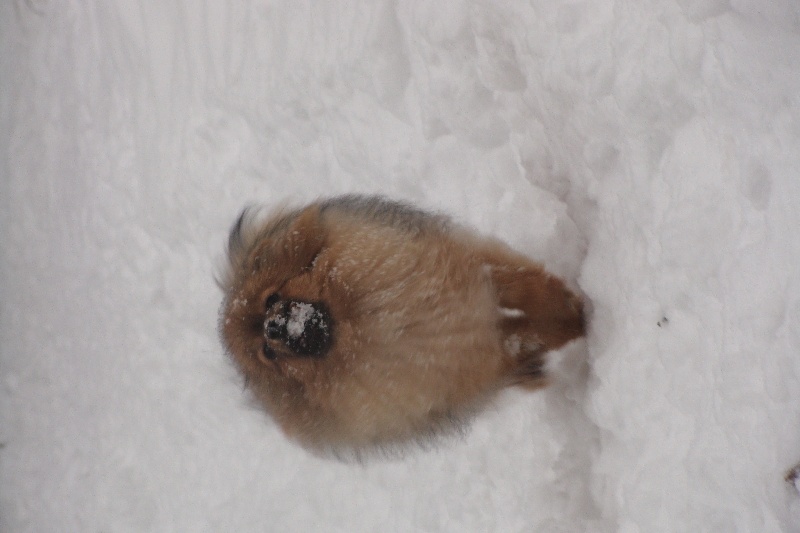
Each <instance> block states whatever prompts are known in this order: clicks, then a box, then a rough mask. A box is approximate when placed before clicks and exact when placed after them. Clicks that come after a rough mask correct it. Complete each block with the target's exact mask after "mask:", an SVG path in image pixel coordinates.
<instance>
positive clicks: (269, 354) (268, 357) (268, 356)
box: [261, 342, 276, 361]
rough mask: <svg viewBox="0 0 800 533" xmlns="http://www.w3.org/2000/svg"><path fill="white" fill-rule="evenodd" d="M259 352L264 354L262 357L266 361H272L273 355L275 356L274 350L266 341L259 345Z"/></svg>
mask: <svg viewBox="0 0 800 533" xmlns="http://www.w3.org/2000/svg"><path fill="white" fill-rule="evenodd" d="M261 354H262V355H263V356H264V359H266V360H268V361H274V360H275V357H276V356H275V350H273V349H272V348H270V347H269V344H267V343H266V342H265V343H264V345H263V346H262V347H261Z"/></svg>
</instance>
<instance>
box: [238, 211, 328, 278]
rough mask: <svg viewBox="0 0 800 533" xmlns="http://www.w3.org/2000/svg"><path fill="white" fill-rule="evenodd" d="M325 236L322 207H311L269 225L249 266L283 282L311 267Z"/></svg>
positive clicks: (254, 272)
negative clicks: (321, 213)
mask: <svg viewBox="0 0 800 533" xmlns="http://www.w3.org/2000/svg"><path fill="white" fill-rule="evenodd" d="M325 238H326V232H325V226H324V224H323V223H322V219H321V216H320V209H319V206H317V205H312V206H310V207H307V208H305V209H303V210H302V211H300V212H299V213H297V212H296V213H294V214H292V215H289V216H287V217H284V218H282V219H278V220H277V221H276V222H275V223H274V224H272V225H269V226H267V228H266V230H264V231H263V232H262V233H261V235H260V236H259V238H258V239H257V241H256V245H255V247H254V249H253V250H252V252H251V256H250V257H251V260H250V261H249V264H250V266H249V267H248V269H249V270H250V271H251V272H252V274H259V275H260V276H266V277H267V278H269V279H271V280H273V283H274V284H280V283H282V282H283V281H285V280H287V279H290V278H293V277H294V276H297V275H298V274H300V273H301V272H302V271H303V270H304V269H306V268H308V267H309V266H311V264H312V263H313V262H314V258H316V256H317V254H318V253H319V252H320V250H321V249H322V246H323V245H324V244H325Z"/></svg>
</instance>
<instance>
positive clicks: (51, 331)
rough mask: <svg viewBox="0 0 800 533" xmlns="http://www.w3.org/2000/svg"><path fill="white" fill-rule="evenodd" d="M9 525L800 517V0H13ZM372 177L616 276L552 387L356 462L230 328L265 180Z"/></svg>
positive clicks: (23, 528) (708, 528) (348, 186)
mask: <svg viewBox="0 0 800 533" xmlns="http://www.w3.org/2000/svg"><path fill="white" fill-rule="evenodd" d="M0 39H2V56H1V57H0V89H1V91H0V98H1V99H2V100H0V113H1V115H0V143H1V146H2V158H1V159H0V164H1V165H2V167H0V168H1V169H2V170H1V172H2V179H0V202H1V203H0V205H2V210H1V211H0V239H2V240H1V241H0V242H2V252H1V254H2V255H1V256H0V257H1V260H2V263H0V291H1V292H0V353H1V354H2V358H1V359H0V365H2V366H0V379H1V381H0V387H1V388H0V414H1V418H0V530H2V531H9V532H27V531H30V532H34V531H35V532H38V531H115V532H116V531H122V532H124V531H336V532H354V531H355V532H358V531H459V532H460V531H503V532H509V531H546V532H577V531H591V532H612V531H619V532H624V533H634V532H647V533H649V532H656V531H676V532H689V531H691V532H734V531H736V532H775V531H800V503H798V502H799V501H800V497H798V495H797V491H796V490H795V488H794V487H792V485H791V483H789V482H786V481H784V475H785V473H786V471H787V470H788V469H789V468H791V467H792V466H793V465H794V464H796V463H797V461H798V460H800V383H799V382H798V379H799V378H800V236H798V231H799V230H800V208H799V207H800V8H798V4H797V3H796V2H794V1H793V0H774V1H770V2H765V1H763V0H570V1H552V0H531V1H529V2H521V1H511V0H509V1H505V2H496V1H493V0H477V1H475V2H466V1H461V0H440V1H437V2H424V1H411V0H409V1H406V0H396V1H375V0H369V1H367V0H363V1H360V2H357V1H353V2H318V1H311V0H307V1H299V0H283V1H281V0H275V1H267V0H265V1H255V0H253V1H226V2H222V1H220V2H201V1H194V0H192V1H188V0H185V1H182V2H181V1H168V2H145V1H139V2H137V1H131V0H125V1H122V0H116V1H112V0H109V1H105V2H97V3H94V2H83V1H79V0H64V1H59V2H47V1H44V0H26V1H23V0H8V1H6V2H2V3H0ZM344 192H381V193H386V194H389V195H391V196H393V197H396V198H401V199H407V200H410V201H413V202H416V203H418V204H420V205H422V206H424V207H427V208H432V209H438V210H441V211H444V212H447V213H450V214H452V215H454V216H455V217H456V218H457V219H458V220H459V221H461V222H464V223H468V224H471V225H473V226H475V227H477V228H479V229H480V230H482V231H485V232H487V233H491V234H493V235H497V236H499V237H501V238H503V239H505V240H507V241H508V242H509V243H511V244H512V245H514V246H515V247H517V248H519V249H521V250H523V251H525V252H527V253H529V254H530V255H532V256H534V257H537V258H540V259H541V260H543V261H544V262H545V263H546V265H547V266H548V267H549V268H550V269H551V270H552V271H554V272H556V273H558V274H560V275H563V276H566V277H567V278H568V279H569V280H570V281H571V282H573V283H575V284H576V286H577V287H579V288H580V289H581V290H582V291H583V292H584V294H585V295H586V297H587V299H588V301H589V302H590V305H591V307H592V312H591V324H590V332H589V335H588V338H587V340H586V341H585V342H580V343H577V344H576V345H574V346H573V347H572V348H570V349H568V350H566V351H565V352H563V353H562V354H561V356H562V359H563V361H562V365H561V371H560V373H559V379H558V382H557V383H556V385H554V386H553V387H552V388H550V389H548V390H545V391H543V392H539V393H535V394H530V393H523V392H517V391H513V392H509V393H507V394H504V395H503V396H502V397H501V398H500V399H499V400H498V402H497V403H496V405H495V406H494V407H493V408H492V409H490V410H489V411H488V412H487V413H484V414H483V415H482V416H480V417H479V418H478V419H477V420H476V421H475V424H474V425H473V427H472V429H471V431H469V432H468V433H467V434H466V435H465V436H464V437H463V438H454V439H451V440H448V441H445V442H443V443H441V444H440V445H439V446H437V447H436V448H434V449H433V450H412V451H411V452H410V453H409V454H408V455H407V456H406V457H405V458H403V459H396V460H386V461H373V462H369V463H367V464H365V465H352V464H341V463H337V462H332V461H328V460H323V459H318V458H316V457H313V456H311V455H309V454H308V453H306V452H305V451H304V450H302V449H301V448H299V447H297V446H295V445H293V444H291V443H290V442H287V441H286V439H284V438H283V436H282V435H281V434H280V433H279V431H278V430H277V429H276V428H275V426H274V425H273V424H272V423H271V422H270V421H269V419H267V418H266V417H265V416H264V415H263V414H262V413H261V412H260V411H258V410H257V409H255V408H254V407H252V406H251V405H250V404H249V403H248V402H247V399H246V396H245V395H244V394H243V390H242V384H241V382H240V380H239V378H238V377H237V375H236V373H235V371H234V369H233V367H232V366H231V365H230V364H229V363H228V362H227V361H226V358H225V357H224V355H223V352H222V349H221V348H220V345H219V342H218V340H217V335H216V324H217V310H218V305H219V300H220V296H221V295H220V293H219V291H218V290H217V288H216V287H215V285H214V282H213V275H214V272H215V268H216V265H217V264H219V261H220V260H221V258H222V251H223V247H224V242H225V237H226V233H227V230H228V228H229V226H230V224H231V223H232V222H233V221H234V218H235V217H236V215H237V214H238V211H239V210H240V209H241V208H242V207H243V206H244V205H246V204H248V203H266V204H268V205H276V204H278V203H281V202H285V201H288V202H304V201H309V200H312V199H315V198H317V197H318V196H321V195H329V194H334V193H344Z"/></svg>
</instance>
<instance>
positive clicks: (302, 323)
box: [264, 300, 332, 357]
mask: <svg viewBox="0 0 800 533" xmlns="http://www.w3.org/2000/svg"><path fill="white" fill-rule="evenodd" d="M264 336H265V337H266V338H267V339H270V340H274V341H281V342H283V343H284V344H285V345H286V347H287V348H288V349H289V350H291V351H292V352H294V353H295V354H296V355H301V356H317V357H318V356H323V355H325V353H326V352H327V351H328V348H330V345H331V340H332V336H331V316H330V313H329V312H328V308H327V307H326V306H325V304H323V303H322V302H299V301H296V300H286V301H284V302H281V303H280V305H275V306H273V308H272V310H271V312H269V313H267V318H266V320H265V321H264Z"/></svg>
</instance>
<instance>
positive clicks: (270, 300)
mask: <svg viewBox="0 0 800 533" xmlns="http://www.w3.org/2000/svg"><path fill="white" fill-rule="evenodd" d="M280 299H281V295H280V294H278V293H277V292H273V293H272V294H270V295H269V296H267V301H266V302H264V308H265V309H270V308H271V307H272V306H273V305H275V304H276V303H278V301H279V300H280Z"/></svg>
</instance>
